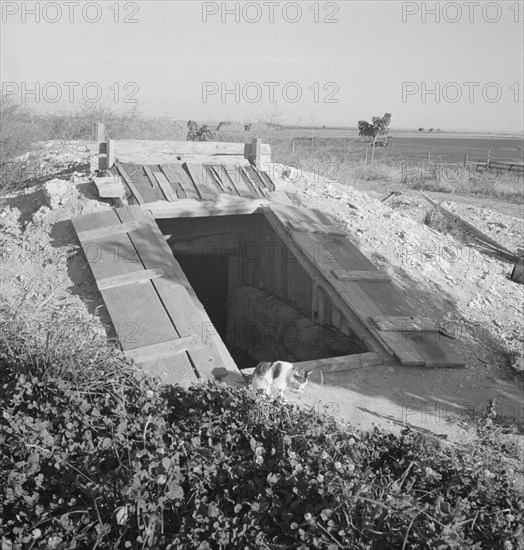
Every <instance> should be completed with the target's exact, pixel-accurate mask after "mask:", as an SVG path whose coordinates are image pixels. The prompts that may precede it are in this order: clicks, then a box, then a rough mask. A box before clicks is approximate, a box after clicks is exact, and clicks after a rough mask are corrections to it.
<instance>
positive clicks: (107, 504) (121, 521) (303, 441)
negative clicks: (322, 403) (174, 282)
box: [0, 341, 524, 550]
mask: <svg viewBox="0 0 524 550" xmlns="http://www.w3.org/2000/svg"><path fill="white" fill-rule="evenodd" d="M27 349H29V350H30V353H28V352H27V351H25V350H27ZM77 352H78V350H76V349H75V348H74V345H72V346H70V348H69V350H68V351H66V350H64V351H63V354H55V355H53V356H49V354H47V353H46V354H39V353H38V351H35V349H34V347H33V346H28V347H26V346H25V344H24V343H23V342H22V343H18V344H17V345H15V344H14V343H13V342H12V341H11V342H8V345H3V347H2V349H1V350H0V357H2V359H1V362H2V370H3V372H2V388H1V391H2V396H1V397H2V401H3V403H4V409H3V418H2V439H1V442H2V446H1V449H2V451H1V456H0V460H1V462H0V482H1V485H2V490H3V493H4V494H3V498H2V503H3V504H2V508H3V509H2V514H1V516H2V518H3V520H2V524H1V529H2V534H3V539H2V540H3V543H2V544H3V546H2V548H8V549H13V550H16V549H25V548H45V549H56V550H59V549H66V548H78V549H84V548H85V549H91V548H95V547H96V548H99V549H103V548H131V549H132V548H158V549H168V548H172V549H175V548H176V549H190V548H200V549H202V550H203V549H211V548H213V549H215V548H217V549H218V548H222V549H226V548H227V549H233V548H265V549H268V548H269V549H277V548H301V549H307V548H323V549H330V550H332V549H335V548H356V549H383V548H428V549H429V548H433V549H436V548H442V549H444V548H478V549H482V548H501V549H504V550H509V549H517V548H522V546H519V545H520V544H521V540H522V535H523V534H524V533H523V527H522V526H523V525H524V510H523V505H522V501H521V500H520V499H519V497H518V493H517V490H516V489H515V488H514V487H513V482H512V472H511V471H510V470H508V469H507V463H506V461H505V460H504V457H503V454H502V453H501V451H500V450H497V453H496V454H495V455H494V456H492V455H491V454H489V455H488V454H486V453H485V451H484V450H483V448H482V446H477V447H475V449H474V450H473V451H472V450H471V449H470V450H468V449H465V450H464V449H462V450H461V449H456V448H453V447H450V446H448V445H445V444H443V443H441V442H440V441H437V440H431V439H428V438H427V437H426V436H422V435H419V434H417V433H414V432H412V431H410V430H409V429H406V430H404V432H403V433H402V434H401V435H400V436H395V435H392V434H389V433H384V432H380V431H378V430H375V431H373V432H371V433H357V432H355V431H354V430H350V429H342V428H341V427H340V426H339V425H338V424H337V423H336V422H335V421H334V419H331V418H328V417H324V416H322V415H319V414H317V413H315V412H314V411H304V410H300V409H297V408H296V407H295V406H292V405H287V404H283V403H280V402H276V403H274V402H269V401H267V400H265V399H262V398H261V397H259V396H256V395H255V394H254V393H252V392H251V391H249V390H244V389H234V388H230V387H228V386H224V385H221V384H213V383H206V384H199V385H197V386H194V387H192V388H190V389H189V390H183V389H181V388H180V387H161V386H158V385H157V384H156V383H155V381H154V380H152V379H151V378H149V377H147V376H144V375H141V374H140V371H138V370H137V369H134V368H133V367H132V366H130V365H129V364H128V363H127V362H126V360H124V359H121V358H119V357H120V356H119V355H118V354H117V352H113V353H112V354H111V353H109V354H106V359H105V360H101V359H99V358H97V360H96V361H95V365H94V366H93V365H92V364H90V363H89V362H88V361H86V356H85V354H84V355H82V354H80V355H79V354H78V353H77ZM46 357H48V359H46ZM49 357H50V358H49ZM77 357H78V361H79V362H78V363H76V364H75V361H76V359H75V358H77ZM97 357H98V356H97ZM49 362H53V363H61V362H64V363H67V364H68V365H69V369H70V370H71V369H73V368H74V369H76V370H77V371H78V373H77V374H76V375H75V376H68V375H67V373H66V372H65V371H64V366H63V365H58V366H56V365H55V366H52V365H50V364H48V363H49ZM55 373H59V377H55ZM82 373H84V374H82ZM97 373H98V382H97V381H96V377H97Z"/></svg>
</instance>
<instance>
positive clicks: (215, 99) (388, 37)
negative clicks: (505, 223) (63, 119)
mask: <svg viewBox="0 0 524 550" xmlns="http://www.w3.org/2000/svg"><path fill="white" fill-rule="evenodd" d="M0 4H1V8H2V20H1V38H0V46H1V54H0V81H1V84H2V91H3V93H4V94H9V95H10V96H11V97H12V98H14V99H16V100H17V101H22V102H25V103H27V104H28V105H30V106H31V107H33V108H35V109H37V110H39V111H44V112H56V111H62V110H71V109H74V108H77V107H78V106H79V105H80V104H81V103H82V101H88V102H91V103H93V104H96V103H98V102H100V103H103V104H104V105H107V106H109V107H111V108H114V109H116V110H126V109H129V108H132V107H134V106H135V105H137V106H138V108H139V109H140V111H141V112H143V113H144V114H150V115H168V116H170V117H173V118H176V119H195V120H199V121H221V120H232V121H238V122H248V121H254V120H272V121H275V122H281V123H284V124H297V125H314V126H319V125H320V126H322V125H327V126H356V123H357V121H358V120H370V119H371V117H372V116H377V115H378V116H380V115H382V114H384V113H385V112H389V113H391V114H392V124H391V126H392V128H398V129H416V128H419V127H423V128H426V129H428V128H440V129H442V130H448V131H452V130H459V131H460V130H464V131H486V132H522V131H523V126H524V112H523V105H524V103H523V100H524V97H523V96H524V74H523V72H524V59H523V57H524V2H522V1H513V0H511V1H506V0H502V1H499V2H486V1H485V0H479V1H471V2H401V1H395V0H382V1H374V0H366V1H359V0H345V1H334V2H331V1H328V0H319V1H307V0H300V2H288V1H276V0H273V1H266V0H260V1H258V2H255V1H242V2H221V1H216V2H215V1H212V2H201V1H197V0H190V1H180V0H165V1H156V0H152V1H151V0H147V1H122V2H116V1H115V0H108V1H96V2H95V1H94V2H89V1H83V0H82V1H80V0H78V1H70V2H45V1H44V2H24V1H19V0H18V1H16V2H15V1H8V0H2V1H1V2H0Z"/></svg>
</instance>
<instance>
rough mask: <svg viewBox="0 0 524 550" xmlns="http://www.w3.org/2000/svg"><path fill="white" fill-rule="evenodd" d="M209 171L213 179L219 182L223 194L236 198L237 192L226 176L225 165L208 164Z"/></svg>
mask: <svg viewBox="0 0 524 550" xmlns="http://www.w3.org/2000/svg"><path fill="white" fill-rule="evenodd" d="M208 167H209V170H211V172H212V173H213V174H214V176H215V179H216V180H217V181H219V182H220V186H221V187H222V188H223V189H224V192H225V193H227V194H230V195H234V196H238V190H237V188H236V187H235V186H234V185H233V183H232V182H231V180H230V178H229V176H228V175H227V172H226V168H225V164H208Z"/></svg>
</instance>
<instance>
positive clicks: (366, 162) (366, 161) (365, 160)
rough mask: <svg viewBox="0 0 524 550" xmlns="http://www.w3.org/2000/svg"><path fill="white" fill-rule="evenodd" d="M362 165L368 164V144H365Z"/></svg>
mask: <svg viewBox="0 0 524 550" xmlns="http://www.w3.org/2000/svg"><path fill="white" fill-rule="evenodd" d="M364 165H365V166H367V165H368V146H367V145H366V157H365V158H364Z"/></svg>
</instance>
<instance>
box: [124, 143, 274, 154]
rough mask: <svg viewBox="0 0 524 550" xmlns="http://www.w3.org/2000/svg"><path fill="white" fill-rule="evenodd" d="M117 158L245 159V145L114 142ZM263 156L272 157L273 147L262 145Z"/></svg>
mask: <svg viewBox="0 0 524 550" xmlns="http://www.w3.org/2000/svg"><path fill="white" fill-rule="evenodd" d="M114 141H115V151H116V153H117V156H119V155H120V157H123V156H129V157H130V158H133V157H134V156H136V155H137V154H145V153H155V154H158V155H162V154H165V155H173V156H176V155H179V156H185V155H200V156H213V155H233V156H240V157H242V158H244V148H245V144H244V143H235V142H227V141H167V140H114ZM260 152H261V154H262V155H271V146H270V145H269V144H267V143H263V144H261V151H260Z"/></svg>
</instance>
